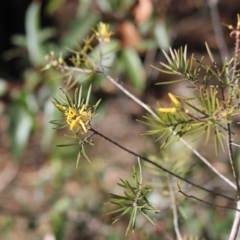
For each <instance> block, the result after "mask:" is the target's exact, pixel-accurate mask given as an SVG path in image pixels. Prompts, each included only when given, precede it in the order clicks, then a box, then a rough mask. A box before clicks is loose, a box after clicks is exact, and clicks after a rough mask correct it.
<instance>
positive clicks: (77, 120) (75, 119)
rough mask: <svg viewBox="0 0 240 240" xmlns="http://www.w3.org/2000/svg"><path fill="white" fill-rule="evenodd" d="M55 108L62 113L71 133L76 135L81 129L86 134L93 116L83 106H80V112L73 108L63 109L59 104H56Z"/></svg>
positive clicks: (89, 110)
mask: <svg viewBox="0 0 240 240" xmlns="http://www.w3.org/2000/svg"><path fill="white" fill-rule="evenodd" d="M56 106H57V107H58V108H59V109H60V110H62V111H64V115H65V116H66V121H67V124H68V126H69V128H70V130H71V131H73V132H74V133H78V132H79V130H80V129H82V130H83V132H84V133H86V132H87V131H88V130H89V128H90V125H89V123H90V120H91V119H92V117H93V115H94V114H93V113H92V111H91V109H89V108H88V107H87V106H86V105H85V104H83V105H82V107H81V109H80V110H77V109H75V108H73V107H65V106H63V105H60V104H57V105H56Z"/></svg>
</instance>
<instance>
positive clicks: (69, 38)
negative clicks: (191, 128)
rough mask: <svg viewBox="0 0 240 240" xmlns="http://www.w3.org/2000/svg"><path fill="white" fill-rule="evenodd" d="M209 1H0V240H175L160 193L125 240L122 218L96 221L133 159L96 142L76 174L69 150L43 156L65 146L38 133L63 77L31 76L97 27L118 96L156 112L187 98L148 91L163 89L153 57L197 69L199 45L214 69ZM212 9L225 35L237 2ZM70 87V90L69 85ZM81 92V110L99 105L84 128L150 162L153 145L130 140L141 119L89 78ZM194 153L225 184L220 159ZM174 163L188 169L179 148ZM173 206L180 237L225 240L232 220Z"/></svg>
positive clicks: (51, 115)
mask: <svg viewBox="0 0 240 240" xmlns="http://www.w3.org/2000/svg"><path fill="white" fill-rule="evenodd" d="M209 2H210V1H209ZM209 2H208V1H204V0H172V1H171V0H152V1H151V0H141V1H140V0H139V1H137V0H121V1H116V0H42V1H41V0H38V1H37V0H36V1H31V0H21V1H14V0H8V1H1V3H0V36H1V38H0V212H1V214H0V239H3V240H4V239H13V240H14V239H17V240H22V239H24V240H26V239H34V240H35V239H39V240H40V239H43V240H54V239H57V240H65V239H67V240H83V239H84V240H86V239H88V240H92V239H94V240H95V239H96V240H99V239H109V240H110V239H111V240H112V239H113V240H118V239H176V238H175V233H174V230H173V224H172V212H171V207H170V204H169V201H168V200H167V198H165V197H163V195H162V191H161V187H160V186H161V182H160V183H159V185H157V184H156V191H155V192H154V194H152V196H151V197H152V199H153V200H154V202H156V203H157V204H158V205H159V206H160V209H161V213H160V214H159V215H158V216H155V220H156V222H157V225H156V226H153V225H151V224H150V223H149V222H147V221H146V220H145V219H142V218H139V219H138V221H137V229H136V230H135V233H134V234H132V233H130V234H129V235H128V236H127V237H125V236H124V235H125V228H126V226H127V218H124V219H122V220H121V221H119V222H118V223H116V224H114V225H112V224H111V218H112V217H113V216H109V215H106V213H107V212H108V211H110V210H112V206H111V205H104V203H106V202H108V201H109V198H108V193H109V192H115V193H116V192H118V191H119V188H118V186H117V184H116V183H117V182H118V179H119V178H126V179H131V171H132V166H133V164H136V159H135V158H133V157H132V156H130V155H129V154H127V153H125V152H123V151H121V150H119V149H117V148H116V147H115V146H112V145H111V144H110V143H108V142H105V141H104V140H103V139H99V138H94V139H93V140H94V144H95V146H94V147H89V149H87V154H88V156H89V157H90V159H91V163H89V162H88V161H86V159H84V158H82V159H81V161H80V164H79V168H78V169H76V167H75V161H76V157H77V153H78V149H75V148H74V147H72V148H56V147H55V145H57V144H63V143H66V142H67V141H68V139H66V137H64V134H67V133H68V132H66V131H60V132H56V131H54V130H53V129H52V126H51V124H49V121H50V120H52V119H56V118H58V117H59V113H58V112H57V110H56V109H55V108H54V106H53V104H52V103H51V100H52V98H53V97H54V96H56V95H57V93H58V92H59V86H63V85H64V82H63V81H64V78H63V77H62V76H61V74H60V73H59V72H58V71H56V70H55V69H50V70H48V71H42V70H41V69H42V68H43V67H44V66H45V64H46V61H45V59H44V56H45V55H46V54H49V53H50V51H54V52H55V53H58V52H62V54H63V57H64V59H66V60H67V59H68V58H69V56H70V53H69V51H68V50H67V48H71V49H76V47H77V44H79V45H81V44H82V43H83V39H84V38H85V37H86V36H87V35H89V34H92V29H93V28H95V27H96V24H97V23H98V22H99V21H103V22H105V23H108V24H110V26H111V31H113V32H114V33H115V34H114V35H113V38H112V46H113V47H115V46H116V48H115V49H114V51H113V52H112V53H111V54H109V55H107V56H106V57H105V58H103V65H104V66H105V67H106V69H108V73H109V74H110V75H111V76H112V77H114V78H115V79H116V80H117V81H118V82H119V83H121V84H123V85H124V86H125V87H126V88H127V89H128V90H129V91H130V92H132V93H134V94H135V95H136V96H137V97H138V98H140V99H141V100H142V101H144V102H145V103H147V104H149V105H151V106H156V103H157V101H168V100H167V99H168V97H166V96H167V93H168V91H172V92H174V93H179V94H184V93H185V92H186V91H187V89H186V86H185V85H182V84H179V85H177V86H171V87H169V86H168V87H163V86H156V85H155V84H156V83H157V82H160V81H166V80H168V79H169V76H164V75H163V74H159V72H157V71H156V70H154V69H153V68H152V67H151V65H154V66H157V67H159V61H164V57H163V54H162V53H161V50H160V49H164V50H167V49H168V48H169V47H170V46H171V47H173V48H178V47H180V46H184V45H186V44H187V45H188V52H189V53H190V54H191V53H193V52H194V53H195V55H196V58H197V57H199V58H201V56H203V55H206V54H205V52H206V51H205V42H208V44H209V46H210V48H211V49H212V52H213V53H214V54H215V59H217V60H218V61H219V62H221V56H220V54H219V49H218V45H217V41H216V38H215V35H214V27H213V25H212V21H211V14H210V5H209ZM216 9H218V10H219V13H220V21H221V22H224V23H227V24H232V25H235V24H236V19H237V18H236V14H237V13H239V12H240V5H239V2H238V0H229V1H224V0H220V1H219V4H218V6H217V7H216ZM215 27H216V26H215ZM223 35H224V39H225V41H226V45H227V47H228V50H229V52H230V53H231V52H232V51H233V49H234V40H233V39H231V38H230V37H229V30H228V29H227V28H223ZM93 47H95V46H93ZM76 79H78V81H79V82H81V81H82V79H81V76H76ZM173 79H174V77H173ZM65 80H66V79H65ZM90 84H92V85H93V94H92V100H93V101H96V100H97V99H99V98H101V99H102V103H101V106H100V107H99V109H98V113H99V115H98V117H97V119H96V120H95V121H94V122H93V125H94V127H95V128H96V129H98V130H99V131H100V132H102V133H104V134H105V135H107V136H109V137H111V138H112V139H114V140H116V141H117V142H119V143H121V144H123V145H124V146H127V147H128V148H130V149H132V150H133V151H135V152H137V153H139V154H145V155H148V156H149V155H150V156H154V155H155V154H156V155H157V154H158V153H159V144H158V143H155V142H154V139H153V138H148V137H146V136H141V137H140V135H141V134H142V133H144V132H145V131H146V130H147V129H146V127H145V126H143V125H142V124H140V123H138V122H136V119H141V117H142V116H143V115H144V110H143V109H141V107H139V106H138V105H136V104H135V103H133V102H132V101H131V100H130V99H129V98H128V97H126V96H125V95H124V94H123V93H121V92H119V90H118V89H116V88H115V87H114V86H113V85H112V84H111V83H110V82H109V81H107V80H106V79H104V77H102V76H100V75H96V76H93V77H92V78H91V79H90V80H88V81H85V82H84V83H83V86H85V88H86V89H87V88H88V86H89V85H90ZM196 147H197V148H199V151H200V152H202V153H203V154H204V156H206V157H208V158H209V159H210V160H211V161H212V162H213V164H214V165H215V166H216V168H218V169H219V170H220V171H221V172H223V173H224V174H226V175H228V174H229V166H228V164H227V163H226V161H225V158H226V155H225V154H221V155H220V156H218V157H216V156H215V154H214V152H213V151H212V150H211V146H210V150H209V149H207V150H206V146H204V149H203V147H201V146H197V145H196ZM175 151H176V150H175ZM178 151H179V150H178ZM181 152H182V153H183V155H184V154H186V156H187V157H190V158H194V157H193V156H191V153H189V152H188V151H187V150H184V148H182V149H181ZM191 167H192V168H191V171H189V172H190V173H189V176H191V177H192V176H193V177H194V178H195V180H196V181H199V182H200V183H202V184H205V185H207V184H209V185H211V186H212V188H213V189H219V188H220V185H219V184H220V183H219V184H218V183H217V180H216V179H215V176H214V175H213V174H212V173H210V172H209V173H206V170H205V166H203V165H202V164H201V163H199V162H198V161H194V162H193V163H191ZM194 171H195V172H194ZM145 174H146V176H145V177H146V179H148V181H154V179H152V178H153V177H151V175H150V173H148V172H147V169H146V173H145ZM159 181H160V180H159ZM154 187H155V186H154ZM221 187H222V186H221ZM211 201H214V202H215V203H218V201H220V200H219V199H211ZM220 203H222V204H227V203H225V202H221V201H220ZM181 204H182V205H181V207H182V215H181V214H180V219H179V222H180V226H181V230H182V232H183V234H185V233H186V234H192V235H197V236H199V239H202V238H203V237H204V238H205V239H214V240H216V239H225V238H226V236H227V235H228V233H229V229H230V228H231V225H232V217H233V212H230V211H225V210H216V209H212V208H209V207H206V206H203V205H201V204H200V206H198V204H199V203H194V202H193V201H188V200H186V201H184V202H182V203H181ZM203 210H204V211H203ZM200 212H201V213H202V214H201V215H199V213H200ZM196 216H197V217H196ZM206 223H207V224H206ZM186 239H190V238H186Z"/></svg>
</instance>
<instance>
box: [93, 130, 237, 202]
mask: <svg viewBox="0 0 240 240" xmlns="http://www.w3.org/2000/svg"><path fill="white" fill-rule="evenodd" d="M90 131H92V132H94V133H95V134H96V135H98V136H100V137H102V138H103V139H105V140H107V141H109V142H110V143H112V144H114V145H115V146H117V147H119V148H121V149H122V150H124V151H125V152H128V153H129V154H131V155H133V156H135V157H139V158H141V159H142V160H144V161H145V162H148V163H150V164H152V165H154V166H155V167H157V168H158V169H161V170H163V171H164V172H166V173H169V174H170V175H172V176H174V177H176V178H178V179H180V180H182V181H184V182H186V183H188V184H190V185H192V186H194V187H196V188H199V189H201V190H203V191H205V192H208V193H210V194H213V195H216V196H220V197H223V198H226V199H228V200H230V201H234V202H236V201H237V200H238V199H235V198H231V197H228V196H226V195H224V194H221V193H217V192H214V191H212V190H209V189H206V188H204V187H201V186H200V185H198V184H195V183H193V182H191V181H189V180H188V179H186V178H184V177H181V176H179V175H178V174H176V173H174V172H172V171H170V170H168V169H166V168H164V167H163V166H161V165H160V164H158V163H156V162H154V161H152V160H150V159H149V158H146V157H144V156H141V155H139V154H137V153H135V152H133V151H132V150H130V149H128V148H126V147H124V146H122V145H120V144H119V143H117V142H115V141H114V140H112V139H110V138H109V137H107V136H105V135H103V134H102V133H100V132H98V131H97V130H95V129H93V128H92V127H91V128H90Z"/></svg>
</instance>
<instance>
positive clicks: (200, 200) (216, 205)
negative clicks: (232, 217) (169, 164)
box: [177, 183, 240, 212]
mask: <svg viewBox="0 0 240 240" xmlns="http://www.w3.org/2000/svg"><path fill="white" fill-rule="evenodd" d="M177 186H178V192H179V193H181V194H183V195H184V196H185V197H187V198H193V199H195V200H197V201H199V202H201V203H204V204H206V205H210V206H212V207H218V208H224V209H230V210H235V211H237V212H240V208H239V209H238V208H234V207H229V206H223V205H218V204H214V203H210V202H207V201H204V200H202V199H200V198H198V197H196V196H193V195H189V194H187V193H185V192H183V191H182V190H181V188H180V186H179V184H178V183H177Z"/></svg>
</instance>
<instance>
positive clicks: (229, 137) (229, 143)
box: [227, 123, 240, 197]
mask: <svg viewBox="0 0 240 240" xmlns="http://www.w3.org/2000/svg"><path fill="white" fill-rule="evenodd" d="M227 129H228V131H227V146H228V157H229V161H230V164H231V168H232V172H233V177H234V179H235V182H236V186H237V192H238V197H240V186H239V174H238V170H237V167H236V164H235V162H234V159H233V149H232V134H231V125H230V123H227Z"/></svg>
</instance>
